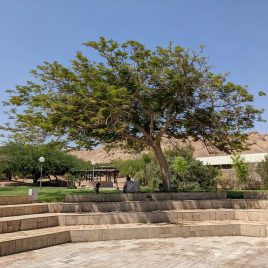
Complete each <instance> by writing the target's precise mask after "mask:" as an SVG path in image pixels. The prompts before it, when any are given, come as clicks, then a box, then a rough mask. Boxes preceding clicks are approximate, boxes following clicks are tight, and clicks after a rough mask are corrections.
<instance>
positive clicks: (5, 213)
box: [0, 204, 49, 217]
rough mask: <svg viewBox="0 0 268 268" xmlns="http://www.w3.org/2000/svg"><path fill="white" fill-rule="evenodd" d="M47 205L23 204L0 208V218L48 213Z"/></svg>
mask: <svg viewBox="0 0 268 268" xmlns="http://www.w3.org/2000/svg"><path fill="white" fill-rule="evenodd" d="M48 212H49V211H48V205H47V204H28V205H27V204H23V205H8V206H0V217H12V216H20V215H29V214H40V213H48Z"/></svg>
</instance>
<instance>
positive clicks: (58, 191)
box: [0, 186, 118, 202]
mask: <svg viewBox="0 0 268 268" xmlns="http://www.w3.org/2000/svg"><path fill="white" fill-rule="evenodd" d="M29 189H36V190H38V191H39V187H35V186H34V187H31V186H9V187H0V195H27V194H28V191H29ZM100 192H101V193H117V192H118V190H117V189H100ZM88 193H94V191H93V189H68V188H66V187H43V188H42V189H41V191H39V194H38V201H39V202H62V201H63V200H64V197H65V196H66V195H68V194H88Z"/></svg>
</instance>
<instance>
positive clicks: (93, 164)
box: [91, 161, 96, 181]
mask: <svg viewBox="0 0 268 268" xmlns="http://www.w3.org/2000/svg"><path fill="white" fill-rule="evenodd" d="M91 164H92V167H93V172H92V177H93V181H94V177H95V165H96V162H95V161H93V162H92V163H91Z"/></svg>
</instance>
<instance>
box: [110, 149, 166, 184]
mask: <svg viewBox="0 0 268 268" xmlns="http://www.w3.org/2000/svg"><path fill="white" fill-rule="evenodd" d="M112 165H113V166H115V167H117V168H118V169H119V170H120V175H122V176H127V175H130V176H131V177H133V178H135V179H139V181H140V183H141V185H142V186H149V187H152V188H154V189H155V188H157V187H158V184H159V183H160V182H161V181H162V178H161V172H160V168H159V164H158V163H157V160H156V159H155V157H154V156H153V155H152V154H143V155H142V157H141V158H140V159H136V160H114V161H113V162H112Z"/></svg>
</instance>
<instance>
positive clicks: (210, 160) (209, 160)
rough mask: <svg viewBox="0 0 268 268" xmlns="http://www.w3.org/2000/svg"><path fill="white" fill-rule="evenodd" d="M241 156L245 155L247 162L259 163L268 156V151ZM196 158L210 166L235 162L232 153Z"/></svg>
mask: <svg viewBox="0 0 268 268" xmlns="http://www.w3.org/2000/svg"><path fill="white" fill-rule="evenodd" d="M240 156H241V157H243V158H244V159H245V161H246V162H247V163H259V162H261V161H263V160H264V158H265V156H268V153H257V154H241V155H240ZM196 159H197V160H199V161H201V162H203V164H204V165H210V166H220V165H232V164H233V161H232V159H231V155H222V156H208V157H198V158H196Z"/></svg>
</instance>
